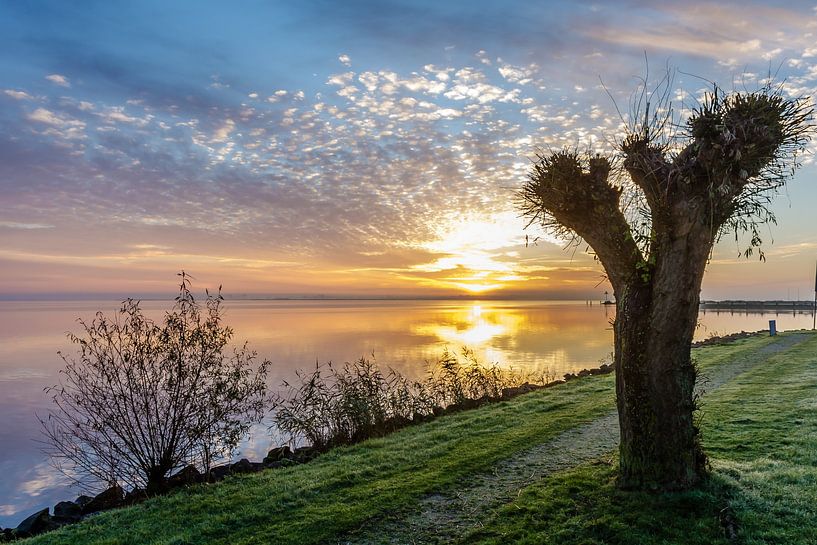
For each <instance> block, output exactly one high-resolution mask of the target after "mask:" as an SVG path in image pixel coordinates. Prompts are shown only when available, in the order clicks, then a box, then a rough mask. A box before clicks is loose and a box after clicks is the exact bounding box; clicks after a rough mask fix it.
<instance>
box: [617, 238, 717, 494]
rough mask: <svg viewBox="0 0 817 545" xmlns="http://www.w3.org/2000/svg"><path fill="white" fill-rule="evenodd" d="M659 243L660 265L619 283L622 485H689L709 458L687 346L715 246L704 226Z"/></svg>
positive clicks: (659, 486) (618, 363) (666, 487)
mask: <svg viewBox="0 0 817 545" xmlns="http://www.w3.org/2000/svg"><path fill="white" fill-rule="evenodd" d="M700 231H702V232H700V233H698V234H697V236H691V235H689V234H687V236H683V237H678V238H674V239H671V238H669V237H667V238H666V239H664V240H660V241H658V244H657V248H656V252H655V254H654V255H655V256H656V263H655V266H653V267H650V266H646V267H644V268H642V270H641V271H640V272H639V273H638V274H636V275H633V276H632V277H631V278H630V279H629V280H628V281H627V282H626V283H624V284H622V285H619V286H618V287H617V289H616V302H617V315H616V322H615V364H616V401H617V405H618V412H619V426H620V428H621V444H620V454H621V459H620V469H621V472H620V484H621V485H622V486H624V487H628V488H660V489H676V488H686V487H688V486H690V485H693V484H694V483H696V482H697V481H699V480H700V479H701V477H702V476H703V474H704V471H705V461H706V458H705V457H704V455H703V452H702V450H701V447H700V444H699V441H698V430H697V429H696V426H695V423H694V421H693V411H694V409H695V399H694V392H693V389H694V386H695V375H696V371H695V367H694V365H693V363H692V361H691V354H690V348H691V343H692V336H693V333H694V331H695V325H696V322H697V316H698V303H699V296H700V287H701V280H702V279H703V272H704V268H705V266H706V261H707V256H708V253H709V250H710V248H711V237H709V236H708V234H707V233H706V232H703V230H700Z"/></svg>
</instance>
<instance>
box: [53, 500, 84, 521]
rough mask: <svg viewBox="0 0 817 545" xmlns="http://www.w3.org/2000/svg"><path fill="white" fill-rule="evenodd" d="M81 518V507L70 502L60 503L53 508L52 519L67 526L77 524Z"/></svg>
mask: <svg viewBox="0 0 817 545" xmlns="http://www.w3.org/2000/svg"><path fill="white" fill-rule="evenodd" d="M81 518H82V507H80V506H79V505H77V504H76V503H75V502H72V501H61V502H60V503H58V504H57V505H55V506H54V519H55V520H56V521H57V522H60V523H63V524H67V523H71V522H77V521H79V520H80V519H81Z"/></svg>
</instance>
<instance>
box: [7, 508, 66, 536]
mask: <svg viewBox="0 0 817 545" xmlns="http://www.w3.org/2000/svg"><path fill="white" fill-rule="evenodd" d="M59 526H60V525H59V524H57V523H56V522H55V521H54V520H53V519H52V518H51V515H49V514H48V508H46V509H43V510H42V511H37V512H36V513H34V514H33V515H31V516H30V517H28V518H26V519H25V520H24V521H23V522H21V523H20V524H19V525H17V528H16V529H15V530H14V532H15V533H16V534H17V537H31V536H36V535H37V534H42V533H43V532H48V531H50V530H55V529H57V528H59Z"/></svg>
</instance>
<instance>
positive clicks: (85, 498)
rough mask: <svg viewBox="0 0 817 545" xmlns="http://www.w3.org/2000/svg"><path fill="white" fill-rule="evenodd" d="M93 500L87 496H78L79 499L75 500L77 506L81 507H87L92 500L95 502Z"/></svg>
mask: <svg viewBox="0 0 817 545" xmlns="http://www.w3.org/2000/svg"><path fill="white" fill-rule="evenodd" d="M93 499H94V498H92V497H91V496H85V495H83V496H78V497H77V499H75V500H74V503H76V504H77V505H79V506H80V507H85V506H86V505H88V503H90V502H91V500H93Z"/></svg>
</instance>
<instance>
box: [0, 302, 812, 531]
mask: <svg viewBox="0 0 817 545" xmlns="http://www.w3.org/2000/svg"><path fill="white" fill-rule="evenodd" d="M167 306H168V304H167V303H165V302H154V301H149V302H145V303H144V304H143V308H144V309H145V311H146V313H148V314H149V315H150V316H151V317H152V318H154V319H161V317H162V313H163V310H164V309H166V308H167ZM117 308H118V304H116V303H113V302H62V303H54V302H34V303H32V302H25V303H23V302H15V303H11V302H0V414H2V415H3V419H4V422H3V426H2V427H0V526H9V525H16V523H18V522H19V521H20V520H21V519H22V516H24V515H26V514H29V513H31V512H34V511H35V510H36V509H38V508H42V507H46V506H48V505H53V504H54V503H56V502H57V501H59V500H62V499H69V498H72V497H73V496H74V495H76V491H75V490H69V489H66V487H65V485H64V484H63V481H62V480H61V479H60V477H59V476H58V475H57V474H56V473H55V472H54V470H53V469H51V468H50V466H49V465H48V463H47V460H46V459H45V458H44V457H43V455H42V454H41V453H40V451H39V445H38V444H37V442H36V440H38V439H39V438H40V436H39V427H38V423H37V420H36V418H35V412H36V413H39V414H44V413H45V412H46V411H47V410H48V409H49V407H50V400H49V399H48V397H47V396H46V395H45V393H44V392H43V388H44V387H46V386H50V385H53V384H55V383H56V382H57V380H58V379H59V370H60V369H61V367H62V365H63V362H62V360H61V359H60V358H59V356H58V355H57V351H58V350H62V351H64V352H66V353H68V354H72V353H73V347H72V346H71V345H70V343H69V342H68V341H67V340H66V337H65V333H66V332H67V331H73V332H75V333H79V331H80V327H79V326H78V324H77V323H76V319H77V318H83V319H86V320H90V319H92V318H93V316H94V312H95V311H97V310H103V311H105V312H106V313H109V312H113V311H115V310H116V309H117ZM225 309H226V313H225V320H226V323H227V324H229V325H230V326H231V327H233V328H234V329H235V337H234V341H236V342H243V341H245V340H246V341H249V344H250V347H251V348H252V349H254V350H256V351H257V352H258V355H259V357H260V358H268V359H269V360H271V361H272V369H271V372H270V386H271V387H273V388H276V387H277V386H279V385H280V384H281V381H282V380H286V379H292V378H293V376H294V373H295V371H296V370H297V369H308V368H310V367H312V366H314V365H315V362H316V361H317V362H321V363H325V362H328V361H333V362H345V361H351V360H355V359H358V358H360V357H367V358H371V357H374V358H375V359H376V360H377V361H378V363H379V364H380V365H381V366H384V367H392V368H394V369H395V370H397V371H400V372H401V373H404V374H406V375H408V376H411V377H420V376H422V375H423V374H424V373H425V372H426V369H427V365H426V362H430V361H434V360H436V359H437V358H439V357H440V355H441V354H442V353H443V351H444V350H446V349H448V350H449V351H451V352H455V353H459V352H460V350H461V349H462V348H463V347H468V348H470V349H472V350H473V351H474V353H475V354H476V356H477V358H478V359H479V360H480V361H481V362H486V363H497V364H499V365H501V366H504V367H512V368H515V369H519V370H525V371H536V372H546V371H549V372H550V373H552V374H554V375H555V376H561V375H563V374H564V373H567V372H570V371H576V370H578V369H582V368H586V367H595V366H597V365H598V363H599V360H601V359H604V358H607V357H609V355H610V353H611V352H612V341H613V332H612V326H611V323H612V320H613V318H614V309H613V308H610V307H609V306H602V305H598V304H595V305H592V306H590V305H588V304H586V303H585V302H584V301H581V302H531V301H478V302H471V301H227V302H226V305H225ZM769 319H776V320H777V327H778V329H779V330H781V331H785V330H787V329H800V328H810V327H811V316H810V315H804V314H801V315H794V314H792V313H779V314H746V313H736V312H728V311H727V312H715V311H706V312H705V313H702V314H701V316H700V323H701V325H700V327H699V329H698V332H697V334H696V338H699V339H701V338H706V337H709V336H711V335H714V334H725V333H730V332H733V331H740V330H747V331H755V330H759V329H766V328H768V320H769ZM272 441H273V440H272V439H271V438H270V437H269V434H268V432H267V430H266V427H265V426H259V427H257V428H256V432H255V434H254V435H253V437H251V438H250V439H248V440H247V441H245V443H244V444H243V447H242V455H245V456H248V457H250V458H254V459H257V458H261V457H263V455H264V454H265V452H266V450H267V449H268V448H269V447H270V445H271V443H272Z"/></svg>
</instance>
